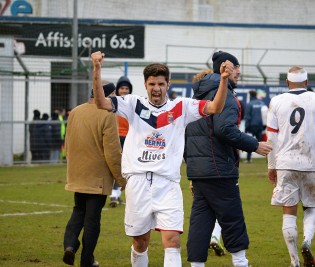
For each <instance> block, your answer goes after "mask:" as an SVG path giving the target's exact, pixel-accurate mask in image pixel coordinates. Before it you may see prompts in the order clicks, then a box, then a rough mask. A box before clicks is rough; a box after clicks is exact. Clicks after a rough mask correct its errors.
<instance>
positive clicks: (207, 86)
mask: <svg viewBox="0 0 315 267" xmlns="http://www.w3.org/2000/svg"><path fill="white" fill-rule="evenodd" d="M219 84H220V75H219V74H217V73H212V74H207V75H206V76H204V77H203V78H202V79H201V80H199V81H198V82H195V83H194V84H193V85H192V88H193V90H194V96H193V98H195V99H204V98H205V97H206V96H207V95H208V94H209V93H210V92H211V91H216V90H217V89H218V87H219ZM235 87H236V85H235V83H234V82H232V81H231V80H230V79H229V84H228V88H229V89H230V90H233V89H234V88H235Z"/></svg>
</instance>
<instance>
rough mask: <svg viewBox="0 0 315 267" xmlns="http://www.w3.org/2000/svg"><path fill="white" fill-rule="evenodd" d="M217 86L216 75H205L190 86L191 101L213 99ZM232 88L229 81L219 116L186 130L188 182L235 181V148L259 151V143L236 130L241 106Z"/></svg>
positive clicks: (185, 155) (236, 173) (205, 119)
mask: <svg viewBox="0 0 315 267" xmlns="http://www.w3.org/2000/svg"><path fill="white" fill-rule="evenodd" d="M219 83H220V75H219V74H215V73H214V74H208V75H206V76H205V77H204V78H202V79H201V80H200V81H199V82H197V83H195V84H193V90H194V98H196V99H208V100H212V99H213V98H214V96H215V94H216V92H217V89H218V87H219ZM234 87H235V85H234V84H233V83H232V82H231V81H229V90H228V94H227V98H226V101H225V105H224V109H223V111H222V113H220V114H216V115H211V116H208V117H206V118H202V119H199V120H198V121H195V122H192V123H190V124H189V125H188V126H187V128H186V146H185V154H184V158H185V160H186V163H187V176H188V179H189V180H191V179H209V178H238V167H239V154H238V149H240V150H244V151H247V152H253V151H256V149H257V148H258V141H257V140H256V139H255V138H253V137H251V136H249V135H247V134H245V133H242V132H241V131H240V130H239V128H238V124H239V123H240V117H241V106H240V103H239V101H238V99H237V98H236V96H235V95H234V91H233V88H234Z"/></svg>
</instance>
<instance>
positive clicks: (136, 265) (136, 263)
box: [131, 245, 149, 267]
mask: <svg viewBox="0 0 315 267" xmlns="http://www.w3.org/2000/svg"><path fill="white" fill-rule="evenodd" d="M148 264H149V258H148V249H147V250H146V251H144V252H137V251H135V249H134V247H133V245H132V246H131V266H132V267H148Z"/></svg>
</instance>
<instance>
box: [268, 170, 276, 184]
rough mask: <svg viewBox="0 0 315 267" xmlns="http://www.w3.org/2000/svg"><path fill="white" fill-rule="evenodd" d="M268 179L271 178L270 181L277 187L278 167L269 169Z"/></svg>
mask: <svg viewBox="0 0 315 267" xmlns="http://www.w3.org/2000/svg"><path fill="white" fill-rule="evenodd" d="M268 179H269V181H270V183H272V185H273V186H274V187H276V185H277V171H276V169H268Z"/></svg>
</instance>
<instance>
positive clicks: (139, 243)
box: [132, 236, 150, 253]
mask: <svg viewBox="0 0 315 267" xmlns="http://www.w3.org/2000/svg"><path fill="white" fill-rule="evenodd" d="M149 240H150V239H149V238H147V237H146V236H138V237H134V238H133V241H132V244H133V247H134V249H135V250H136V251H137V252H140V253H141V252H144V251H146V249H147V248H148V246H149Z"/></svg>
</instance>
